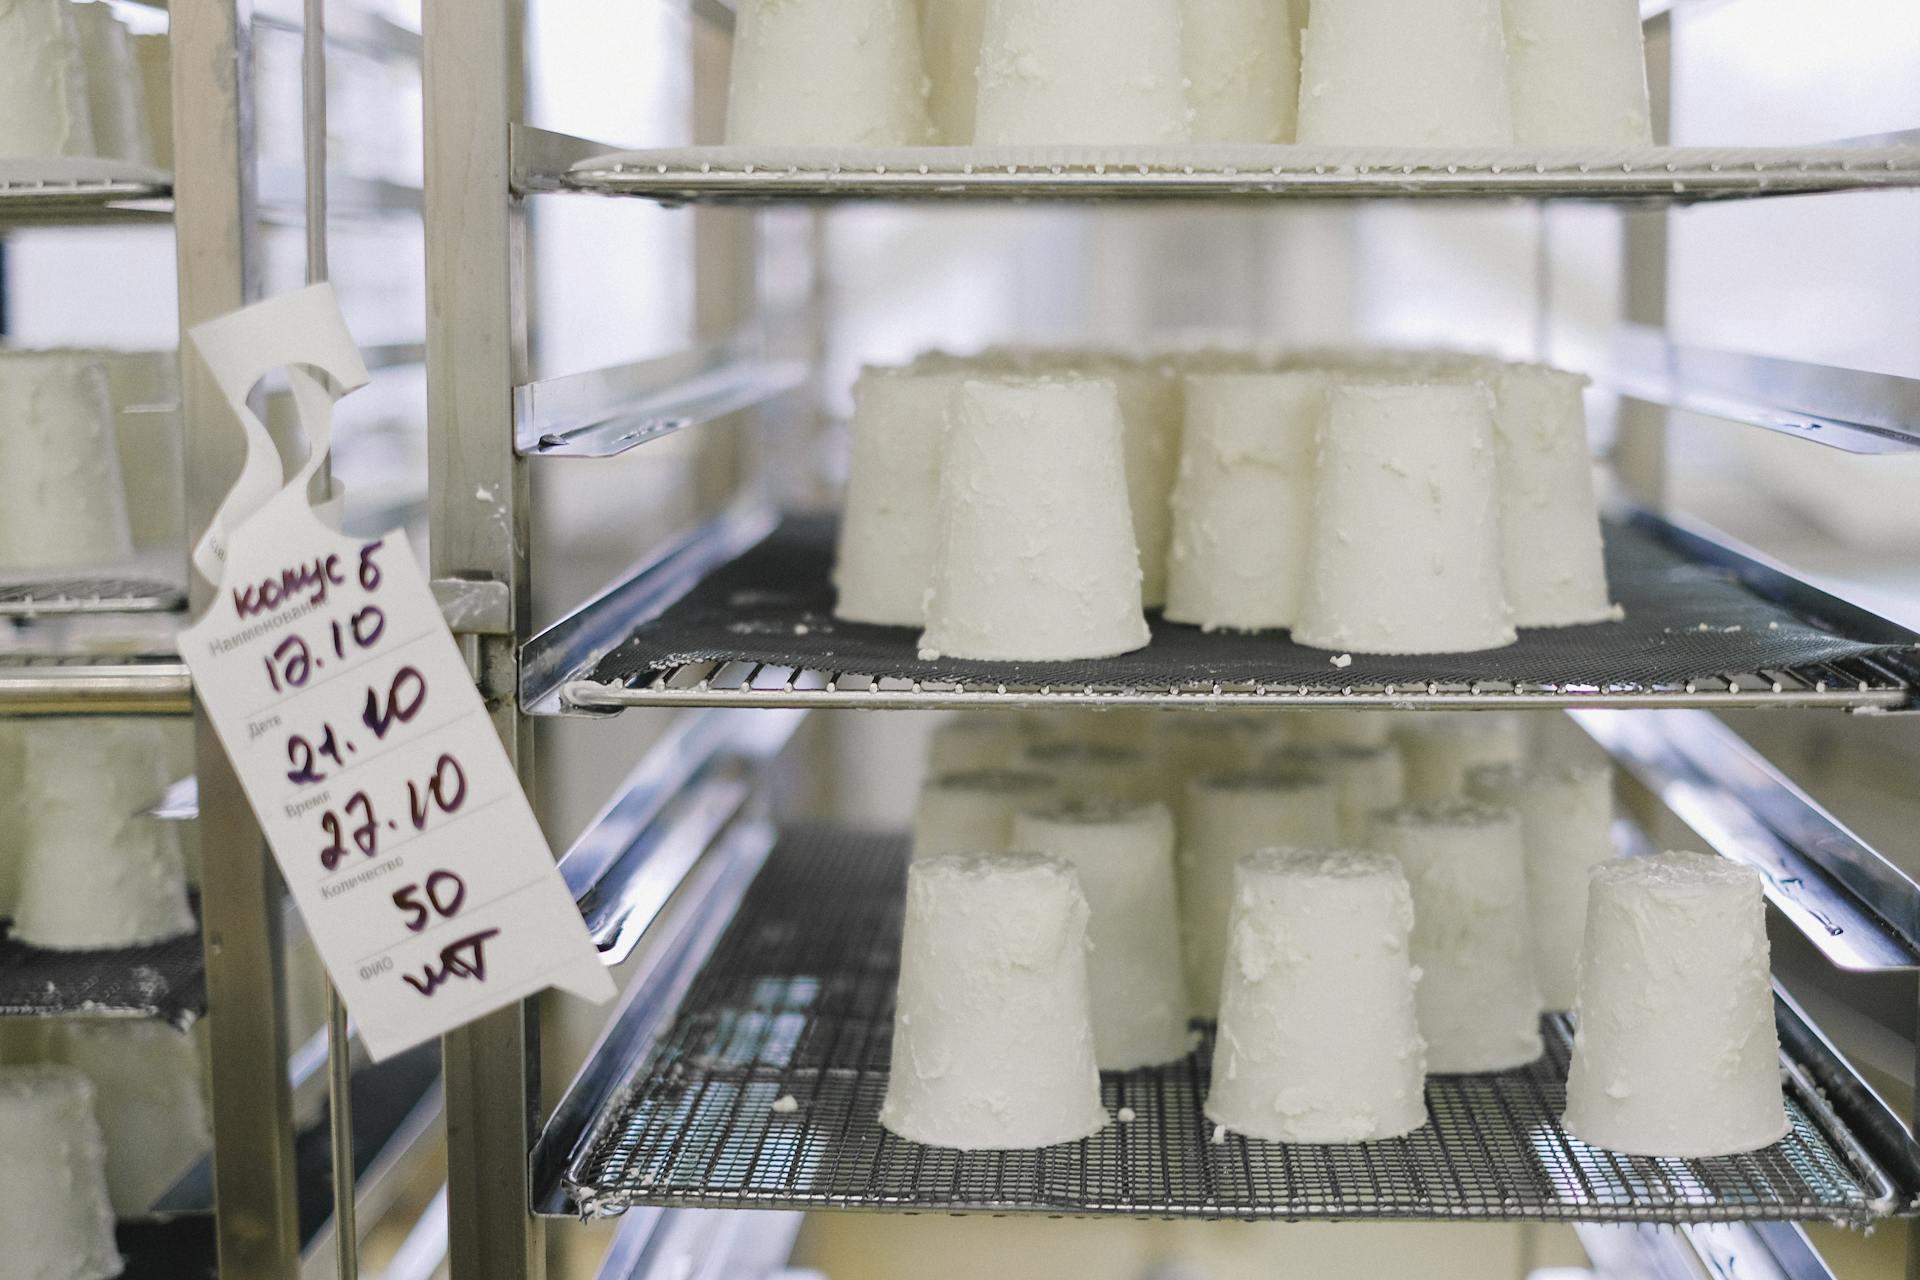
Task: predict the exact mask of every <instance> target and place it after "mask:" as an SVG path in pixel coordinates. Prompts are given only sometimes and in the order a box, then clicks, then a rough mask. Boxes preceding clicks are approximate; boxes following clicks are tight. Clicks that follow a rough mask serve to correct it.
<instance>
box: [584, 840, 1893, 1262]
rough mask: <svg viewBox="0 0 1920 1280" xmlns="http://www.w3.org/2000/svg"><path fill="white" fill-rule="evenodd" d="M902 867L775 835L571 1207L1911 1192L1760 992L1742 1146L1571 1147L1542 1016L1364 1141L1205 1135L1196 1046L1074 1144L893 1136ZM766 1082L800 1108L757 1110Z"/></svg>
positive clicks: (1632, 1204) (902, 859)
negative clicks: (1782, 1126)
mask: <svg viewBox="0 0 1920 1280" xmlns="http://www.w3.org/2000/svg"><path fill="white" fill-rule="evenodd" d="M907 860H908V850H907V842H906V841H905V840H904V839H898V838H889V837H879V836H870V835H867V836H863V835H855V834H851V833H848V832H846V831H843V830H836V829H833V828H825V827H810V828H801V829H797V830H790V831H788V832H787V833H786V835H785V836H784V838H783V839H782V841H781V843H780V844H779V845H778V846H777V847H776V848H775V849H774V851H773V853H772V854H771V856H770V857H769V858H768V859H767V860H766V864H765V867H764V869H763V870H762V871H761V872H760V874H759V877H758V879H757V880H756V881H755V883H754V885H753V887H752V888H751V889H750V890H749V891H748V892H747V894H746V896H745V898H744V900H743V901H742V902H741V903H740V905H739V909H738V911H737V913H736V914H735V915H734V917H733V921H732V924H731V926H730V927H729V928H728V930H727V932H726V934H725V936H724V937H722V938H721V939H720V941H719V942H718V944H717V946H716V947H715V948H714V950H713V952H712V955H711V957H710V958H709V959H708V960H707V962H706V964H705V967H704V969H703V970H702V972H701V973H700V976H699V977H698V978H696V979H695V980H694V981H693V983H692V985H691V988H690V990H689V991H688V993H687V995H686V997H685V999H684V1000H683V1001H682V1002H681V1004H680V1012H679V1014H678V1016H677V1017H676V1018H675V1019H674V1021H673V1024H672V1027H671V1029H670V1030H668V1031H667V1032H666V1034H665V1035H664V1037H662V1038H661V1039H660V1040H659V1042H658V1044H657V1047H656V1048H655V1049H654V1050H653V1052H652V1053H651V1055H650V1056H649V1058H648V1059H647V1061H646V1063H645V1065H644V1066H643V1067H642V1068H641V1069H640V1070H639V1071H638V1072H637V1074H635V1075H633V1076H632V1078H631V1079H630V1080H629V1081H628V1082H627V1083H626V1084H624V1085H623V1086H621V1087H619V1088H618V1089H617V1091H616V1092H615V1094H614V1095H613V1097H612V1098H611V1099H610V1101H609V1104H608V1105H607V1106H606V1107H605V1108H604V1109H602V1110H601V1112H600V1114H599V1115H598V1117H597V1119H596V1121H595V1123H594V1125H593V1126H592V1128H591V1129H589V1130H588V1131H587V1132H585V1133H584V1134H581V1135H580V1136H579V1137H578V1140H577V1141H576V1142H575V1143H574V1145H573V1148H572V1155H571V1158H570V1159H569V1161H568V1162H567V1165H566V1169H565V1173H564V1179H563V1180H564V1186H565V1189H566V1193H567V1195H568V1197H569V1198H570V1207H572V1208H575V1209H577V1210H579V1211H580V1212H584V1213H593V1214H608V1213H618V1212H620V1211H622V1210H624V1209H626V1208H628V1207H630V1206H633V1205H679V1206H705V1207H714V1206H733V1207H742V1206H744V1207H765V1208H810V1209H822V1208H826V1209H867V1210H909V1211H910V1210H914V1209H938V1210H940V1211H943V1212H968V1211H973V1212H989V1213H1045V1214H1056V1215H1058V1214H1088V1215H1094V1214H1103V1213H1129V1214H1145V1215H1154V1216H1165V1217H1195V1218H1206V1219H1215V1218H1240V1219H1248V1220H1264V1219H1275V1220H1287V1221H1297V1220H1305V1219H1316V1218H1324V1219H1338V1220H1346V1219H1364V1218H1409V1219H1454V1218H1459V1219H1481V1220H1490V1219H1500V1220H1516V1219H1520V1220H1544V1221H1561V1220H1565V1221H1642V1222H1663V1223H1684V1222H1714V1221H1764V1220H1792V1219H1824V1220H1830V1221H1838V1222H1846V1223H1851V1224H1854V1225H1866V1224H1868V1223H1870V1222H1872V1221H1873V1220H1875V1219H1877V1218H1879V1217H1884V1216H1887V1215H1891V1214H1902V1213H1907V1212H1911V1211H1914V1210H1915V1209H1916V1208H1917V1207H1920V1205H1916V1196H1920V1184H1916V1183H1914V1182H1913V1181H1912V1178H1913V1175H1914V1173H1915V1172H1916V1171H1917V1170H1920V1149H1916V1148H1915V1147H1914V1146H1913V1144H1912V1143H1911V1142H1909V1141H1908V1140H1907V1138H1906V1135H1905V1133H1904V1132H1903V1131H1902V1130H1901V1128H1900V1126H1899V1124H1898V1122H1897V1121H1896V1120H1894V1119H1893V1117H1892V1116H1891V1114H1890V1113H1888V1112H1886V1110H1885V1108H1884V1107H1879V1106H1877V1105H1876V1104H1874V1103H1873V1102H1872V1101H1871V1095H1870V1094H1863V1093H1861V1092H1860V1090H1861V1089H1863V1088H1864V1086H1860V1085H1859V1083H1858V1081H1857V1080H1853V1079H1852V1078H1851V1075H1850V1073H1849V1072H1847V1071H1846V1069H1845V1068H1844V1067H1843V1066H1842V1065H1841V1064H1840V1063H1839V1061H1838V1059H1837V1058H1835V1057H1833V1056H1832V1054H1831V1051H1830V1050H1827V1049H1824V1048H1823V1047H1822V1046H1821V1045H1820V1043H1819V1042H1818V1041H1817V1039H1815V1038H1814V1037H1813V1036H1812V1034H1811V1032H1810V1031H1809V1030H1808V1029H1807V1028H1806V1027H1805V1024H1804V1022H1803V1021H1802V1020H1801V1019H1800V1017H1799V1015H1798V1014H1797V1012H1796V1011H1795V1010H1794V1009H1793V1008H1792V1006H1791V1004H1790V1002H1786V1001H1784V1000H1783V1002H1782V1004H1781V1007H1780V1021H1781V1026H1782V1033H1783V1036H1782V1038H1783V1042H1784V1043H1785V1045H1787V1046H1788V1050H1787V1052H1786V1054H1785V1056H1784V1057H1783V1060H1782V1069H1783V1072H1784V1074H1785V1078H1786V1081H1787V1086H1788V1095H1789V1111H1790V1114H1791V1117H1792V1122H1793V1129H1792V1132H1791V1133H1790V1134H1789V1136H1788V1137H1787V1138H1786V1139H1785V1140H1784V1141H1783V1142H1781V1143H1780V1144H1778V1145H1776V1146H1774V1147H1771V1148H1768V1149H1766V1150H1763V1151H1759V1152H1755V1153H1752V1154H1750V1155H1744V1156H1735V1157H1727V1158H1722V1159H1711V1160H1686V1161H1681V1160H1653V1159H1646V1158H1641V1157H1628V1156H1622V1155H1619V1154H1616V1153H1612V1152H1607V1151H1603V1150H1600V1149H1597V1148H1592V1147H1588V1146H1586V1145H1584V1144H1582V1143H1581V1142H1579V1141H1578V1140H1577V1139H1574V1138H1572V1137H1571V1136H1569V1135H1568V1134H1567V1133H1566V1132H1565V1131H1564V1130H1563V1129H1562V1128H1561V1127H1560V1123H1559V1113H1560V1110H1561V1108H1562V1106H1563V1105H1564V1101H1565V1097H1564V1089H1565V1074H1566V1068H1567V1061H1568V1057H1569V1054H1570V1052H1571V1029H1570V1027H1569V1025H1568V1023H1567V1020H1566V1019H1565V1018H1561V1017H1549V1018H1547V1019H1546V1020H1545V1022H1544V1024H1543V1030H1544V1032H1545V1039H1546V1044H1547V1050H1546V1053H1545V1055H1544V1056H1543V1057H1542V1058H1541V1059H1540V1060H1539V1061H1537V1062H1536V1063H1534V1064H1533V1065H1532V1066H1530V1067H1527V1068H1524V1069H1522V1070H1519V1071H1514V1072H1507V1073H1502V1074H1500V1075H1496V1076H1436V1077H1432V1078H1430V1079H1429V1081H1428V1087H1427V1105H1428V1109H1429V1111H1430V1113H1431V1115H1432V1123H1431V1124H1430V1125H1429V1126H1428V1127H1427V1128H1425V1129H1423V1130H1421V1131H1419V1132H1417V1133H1415V1134H1414V1135H1412V1136H1411V1137H1408V1138H1402V1139H1395V1140H1391V1141H1387V1142H1380V1143H1369V1144H1358V1145H1348V1146H1335V1147H1309V1146H1291V1145H1282V1144H1271V1143H1263V1142H1256V1141H1250V1140H1247V1139H1244V1138H1241V1137H1239V1136H1237V1135H1235V1136H1227V1137H1225V1138H1224V1139H1222V1138H1221V1137H1219V1136H1217V1135H1216V1134H1215V1132H1214V1127H1213V1126H1212V1124H1211V1123H1210V1122H1209V1121H1208V1120H1207V1119H1206V1117H1205V1115H1204V1114H1203V1113H1202V1110H1201V1106H1200V1102H1201V1098H1202V1095H1203V1094H1204V1091H1205V1082H1206V1080H1207V1078H1208V1073H1209V1061H1210V1053H1211V1044H1210V1036H1208V1037H1205V1038H1203V1040H1202V1043H1201V1044H1200V1046H1199V1047H1198V1048H1197V1049H1196V1051H1195V1053H1194V1054H1193V1055H1192V1056H1190V1057H1189V1058H1188V1059H1186V1060H1184V1061H1182V1062H1180V1063H1176V1064H1172V1065H1170V1066H1168V1067H1164V1068H1159V1069H1147V1070H1142V1071H1135V1072H1128V1073H1108V1074H1106V1075H1103V1077H1102V1091H1103V1094H1104V1101H1105V1103H1106V1105H1107V1108H1108V1111H1109V1112H1110V1113H1112V1114H1118V1113H1119V1111H1120V1109H1121V1108H1123V1107H1125V1108H1130V1109H1131V1111H1132V1112H1133V1114H1134V1118H1133V1119H1132V1120H1131V1121H1130V1122H1128V1123H1116V1124H1114V1125H1112V1126H1110V1127H1109V1128H1108V1129H1107V1130H1105V1131H1104V1132H1102V1133H1100V1134H1098V1135H1096V1136H1095V1137H1093V1138H1090V1139H1087V1140H1085V1141H1083V1142H1080V1143H1076V1144H1068V1145H1064V1146H1059V1147H1053V1148H1048V1149H1046V1150H1043V1151H1037V1152H978V1153H969V1154H961V1153H956V1152H951V1151H940V1150H934V1149H930V1148H925V1147H920V1146H917V1145H916V1144H913V1143H908V1142H904V1141H901V1140H900V1139H898V1138H895V1137H893V1136H891V1135H889V1134H888V1133H886V1132H885V1131H884V1130H883V1129H881V1127H880V1125H879V1122H878V1113H879V1108H880V1103H881V1100H882V1098H883V1096H884V1094H885V1091H886V1075H887V1064H888V1044H889V1043H890V1040H891V1031H892V1004H893V990H894V979H895V972H896V966H897V963H898V959H897V958H898V941H899V931H900V922H901V914H902V907H903V897H904V883H905V874H906V866H907ZM783 1097H790V1098H792V1099H794V1100H795V1101H797V1103H798V1109H797V1110H793V1111H783V1110H781V1109H777V1108H775V1107H774V1106H773V1104H774V1102H775V1101H776V1100H777V1099H780V1098H783Z"/></svg>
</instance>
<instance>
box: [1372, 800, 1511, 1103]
mask: <svg viewBox="0 0 1920 1280" xmlns="http://www.w3.org/2000/svg"><path fill="white" fill-rule="evenodd" d="M1368 846H1369V847H1370V848H1374V849H1378V850H1380V851H1381V852H1383V853H1389V854H1392V855H1393V856H1394V857H1395V858H1398V859H1399V860H1400V865H1401V867H1402V868H1403V869H1404V870H1405V871H1406V873H1407V882H1408V884H1410V885H1411V886H1412V888H1413V962H1414V964H1416V965H1418V966H1419V968H1420V975H1421V976H1420V991H1419V1002H1418V1007H1419V1010H1420V1034H1421V1035H1422V1036H1424V1037H1425V1038H1426V1042H1427V1070H1429V1071H1432V1072H1437V1073H1452V1072H1478V1071H1505V1070H1508V1069H1510V1068H1513V1067H1520V1066H1525V1065H1526V1064H1527V1063H1529V1062H1532V1061H1533V1060H1534V1059H1535V1058H1538V1057H1539V1056H1540V1051H1541V1042H1540V1014H1541V1007H1540V989H1539V987H1538V986H1536V985H1535V983H1534V978H1533V940H1532V936H1531V934H1532V931H1531V929H1530V927H1529V925H1528V916H1527V872H1526V865H1525V853H1524V850H1523V845H1522V838H1521V834H1520V819H1519V818H1518V817H1517V816H1516V815H1514V814H1513V813H1511V812H1508V811H1507V810H1504V809H1490V808H1487V807H1485V806H1482V805H1470V804H1463V803H1458V802H1455V803H1443V804H1435V805H1418V804H1416V805H1403V806H1401V807H1400V808H1398V809H1388V810H1384V811H1382V812H1380V813H1377V814H1375V815H1374V822H1373V836H1372V838H1371V839H1370V840H1369V841H1368Z"/></svg>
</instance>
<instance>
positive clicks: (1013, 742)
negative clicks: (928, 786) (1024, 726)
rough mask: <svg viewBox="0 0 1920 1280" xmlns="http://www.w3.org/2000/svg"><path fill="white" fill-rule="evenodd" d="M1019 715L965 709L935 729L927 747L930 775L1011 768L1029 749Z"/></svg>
mask: <svg viewBox="0 0 1920 1280" xmlns="http://www.w3.org/2000/svg"><path fill="white" fill-rule="evenodd" d="M1026 746H1027V737H1026V734H1025V733H1024V732H1022V730H1021V726H1020V717H1019V716H1017V715H1015V714H1013V713H1011V712H994V711H974V712H964V713H962V714H960V715H957V716H954V717H953V718H952V719H950V720H944V721H942V722H941V723H940V725H939V726H938V727H937V728H936V729H934V731H933V738H932V741H931V742H930V743H929V744H928V748H927V776H928V777H930V778H938V777H941V776H943V775H945V774H949V773H973V772H976V771H978V770H981V769H1008V768H1011V767H1013V765H1014V764H1015V763H1016V762H1017V761H1018V760H1019V759H1020V753H1021V752H1022V751H1024V750H1026Z"/></svg>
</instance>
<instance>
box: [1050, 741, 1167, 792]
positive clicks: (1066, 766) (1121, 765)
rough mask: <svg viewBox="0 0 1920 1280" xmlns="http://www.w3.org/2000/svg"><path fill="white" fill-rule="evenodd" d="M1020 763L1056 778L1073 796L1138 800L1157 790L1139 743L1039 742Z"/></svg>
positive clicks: (1064, 790)
mask: <svg viewBox="0 0 1920 1280" xmlns="http://www.w3.org/2000/svg"><path fill="white" fill-rule="evenodd" d="M1020 763H1021V767H1023V768H1027V769H1031V770H1033V771H1034V772H1035V773H1041V774H1045V775H1046V776H1047V777H1049V778H1052V779H1054V780H1055V781H1056V782H1058V783H1059V785H1060V792H1061V794H1062V795H1064V796H1067V797H1069V798H1071V799H1082V800H1106V801H1123V802H1132V803H1136V804H1138V803H1143V802H1145V801H1147V800H1150V799H1152V798H1154V796H1155V795H1156V794H1157V788H1156V787H1155V786H1154V779H1153V775H1152V772H1151V769H1150V766H1149V765H1148V762H1147V755H1146V753H1145V752H1144V751H1141V750H1140V749H1139V748H1138V747H1120V746H1114V745H1112V744H1111V743H1105V742H1087V741H1084V740H1083V741H1048V742H1035V743H1031V744H1029V745H1028V746H1027V748H1026V750H1025V751H1024V752H1022V753H1021V757H1020Z"/></svg>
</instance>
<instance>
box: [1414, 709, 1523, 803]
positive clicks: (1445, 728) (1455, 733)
mask: <svg viewBox="0 0 1920 1280" xmlns="http://www.w3.org/2000/svg"><path fill="white" fill-rule="evenodd" d="M1395 736H1396V738H1397V739H1398V740H1399V743H1400V755H1401V758H1402V759H1403V760H1404V761H1406V766H1407V799H1409V800H1412V801H1414V802H1416V803H1430V802H1434V801H1440V800H1457V799H1460V798H1461V797H1463V796H1464V795H1466V790H1467V775H1468V774H1470V773H1471V772H1473V770H1474V769H1476V768H1478V767H1479V766H1481V765H1487V764H1522V763H1524V762H1525V761H1526V759H1527V757H1528V743H1527V722H1526V720H1525V719H1524V718H1522V716H1521V714H1520V713H1518V712H1513V711H1421V712H1418V713H1416V714H1413V715H1409V716H1404V717H1402V718H1401V719H1400V721H1399V728H1398V730H1397V732H1396V734H1395Z"/></svg>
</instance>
